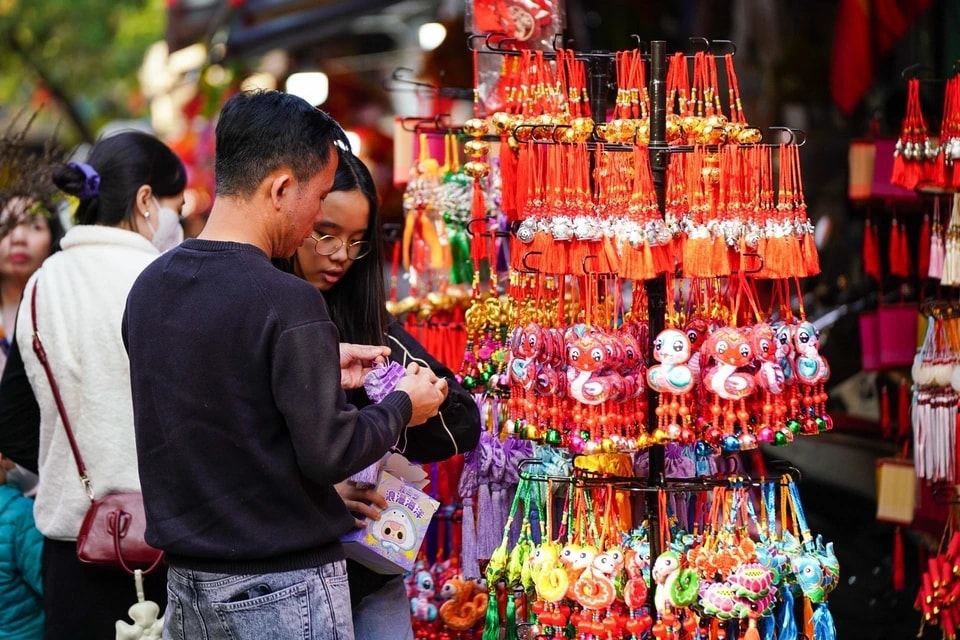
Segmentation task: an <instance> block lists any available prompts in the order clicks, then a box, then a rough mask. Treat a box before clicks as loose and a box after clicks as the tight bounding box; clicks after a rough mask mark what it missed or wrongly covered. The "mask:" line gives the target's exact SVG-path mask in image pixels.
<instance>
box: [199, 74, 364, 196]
mask: <svg viewBox="0 0 960 640" xmlns="http://www.w3.org/2000/svg"><path fill="white" fill-rule="evenodd" d="M338 141H339V142H340V143H341V144H349V143H347V142H346V136H345V134H344V132H343V129H341V128H340V125H339V124H337V122H336V121H335V120H334V119H333V118H331V117H330V116H329V115H328V114H326V113H324V112H323V111H321V110H320V109H317V108H316V107H313V106H311V105H310V104H309V103H308V102H307V101H305V100H303V99H302V98H298V97H297V96H294V95H290V94H288V93H283V92H280V91H245V92H242V93H238V94H236V95H235V96H233V97H231V98H230V99H229V100H228V101H227V103H226V104H225V105H224V107H223V109H222V110H221V111H220V118H219V121H218V122H217V147H216V180H217V194H218V195H227V196H249V195H251V194H252V193H253V192H254V191H255V190H256V188H257V186H258V185H259V184H260V183H261V182H263V180H264V178H266V177H267V176H268V175H270V173H271V172H273V171H276V170H277V169H279V168H280V167H289V168H290V170H291V171H292V172H293V175H294V177H296V179H297V180H302V181H309V180H310V179H311V178H313V176H315V175H316V174H317V173H319V172H320V171H321V170H323V168H324V167H325V166H326V165H327V163H328V162H329V161H330V158H331V157H333V155H332V154H333V151H334V150H333V144H334V143H335V142H338Z"/></svg>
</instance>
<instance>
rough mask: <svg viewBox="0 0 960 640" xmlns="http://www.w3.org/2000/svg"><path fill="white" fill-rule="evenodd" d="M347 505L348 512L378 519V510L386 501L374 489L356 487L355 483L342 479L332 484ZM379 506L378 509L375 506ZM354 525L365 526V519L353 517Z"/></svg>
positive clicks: (385, 505) (383, 506) (384, 507)
mask: <svg viewBox="0 0 960 640" xmlns="http://www.w3.org/2000/svg"><path fill="white" fill-rule="evenodd" d="M333 488H334V489H336V490H337V493H338V494H339V495H340V499H341V500H343V504H345V505H346V506H347V511H349V512H350V513H355V514H360V515H362V516H365V517H367V518H369V519H371V520H379V519H380V510H381V509H386V508H387V501H386V499H385V498H384V497H383V495H382V494H380V493H379V492H378V491H377V490H376V489H358V488H357V485H355V484H354V483H352V482H350V481H349V480H344V481H343V482H339V483H337V484H335V485H333ZM377 507H379V509H378V508H377ZM353 522H354V525H353V526H355V527H356V528H358V529H362V528H364V527H365V526H367V523H366V521H364V520H360V519H359V518H356V517H354V521H353Z"/></svg>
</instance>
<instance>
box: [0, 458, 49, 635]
mask: <svg viewBox="0 0 960 640" xmlns="http://www.w3.org/2000/svg"><path fill="white" fill-rule="evenodd" d="M42 552H43V535H42V534H41V533H40V532H39V531H38V530H37V527H36V526H35V525H34V522H33V500H32V499H30V498H26V497H24V496H23V488H22V487H21V486H20V485H19V484H18V474H17V470H16V465H15V464H14V462H13V460H11V459H10V458H7V457H5V456H3V455H2V454H0V638H2V639H3V640H41V638H43V597H42V595H41V594H42V593H43V586H42V580H41V579H40V563H41V554H42Z"/></svg>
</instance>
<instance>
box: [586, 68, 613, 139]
mask: <svg viewBox="0 0 960 640" xmlns="http://www.w3.org/2000/svg"><path fill="white" fill-rule="evenodd" d="M592 53H593V54H595V55H593V57H592V58H590V65H589V68H588V70H587V73H588V76H589V79H588V80H587V83H588V84H589V85H590V113H591V115H592V116H593V121H594V122H598V123H602V122H606V121H607V90H608V88H609V86H608V85H609V83H610V74H609V66H610V60H609V59H608V52H607V51H593V52H592Z"/></svg>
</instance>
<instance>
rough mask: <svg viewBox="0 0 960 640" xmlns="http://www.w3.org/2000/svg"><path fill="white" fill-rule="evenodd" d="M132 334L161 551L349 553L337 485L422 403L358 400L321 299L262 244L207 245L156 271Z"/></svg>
mask: <svg viewBox="0 0 960 640" xmlns="http://www.w3.org/2000/svg"><path fill="white" fill-rule="evenodd" d="M358 293H360V294H361V295H362V292H358ZM122 326H123V338H124V344H125V345H126V347H127V351H128V353H129V356H130V378H131V385H132V390H133V408H134V422H135V427H136V435H137V455H138V464H139V468H140V482H141V488H142V491H143V498H144V506H145V509H146V515H147V532H146V539H147V542H149V543H150V544H151V545H153V546H155V547H157V548H159V549H163V550H164V551H166V552H167V559H168V561H169V562H170V563H171V564H172V565H175V566H183V567H192V568H196V569H202V570H208V571H215V572H223V573H260V572H269V571H283V570H293V569H300V568H306V567H308V566H314V565H317V564H322V563H325V562H329V561H332V560H337V559H340V558H342V557H343V551H342V549H341V547H340V544H339V538H340V536H342V535H343V534H344V533H346V532H347V531H349V530H350V529H351V527H352V526H353V517H352V516H351V515H350V514H349V513H348V512H347V509H346V507H345V506H344V504H343V501H342V500H341V499H340V497H339V496H338V495H337V493H336V491H335V490H334V488H333V484H335V483H336V482H339V481H340V480H343V479H345V478H347V477H348V476H349V475H350V474H352V473H354V472H356V471H359V470H360V469H362V468H364V467H366V466H367V465H369V464H371V463H372V462H374V461H375V460H377V459H378V458H379V457H380V456H382V455H383V454H384V453H385V452H386V451H387V450H388V448H389V447H390V446H391V445H392V444H393V443H394V442H396V441H397V438H398V436H399V434H400V432H401V430H402V428H403V426H404V425H405V424H406V423H407V422H408V421H409V419H410V415H411V411H412V407H411V403H410V398H409V397H408V396H407V394H406V393H404V392H402V391H400V392H394V393H392V394H390V395H389V396H387V397H386V398H385V399H384V400H383V401H382V402H380V403H379V404H376V405H370V406H368V407H364V408H363V409H362V410H358V409H357V408H356V407H354V406H352V405H348V404H346V400H345V394H344V392H343V390H342V389H341V386H340V367H339V347H338V345H339V335H338V333H337V329H336V327H335V326H334V324H333V323H332V322H331V320H330V317H329V315H328V313H327V309H326V305H325V304H324V302H323V298H322V296H321V295H320V293H319V292H318V291H317V290H316V289H315V288H314V287H313V286H312V285H310V284H309V283H307V282H305V281H303V280H301V279H300V278H297V277H296V276H292V275H289V274H285V273H282V272H281V271H279V270H278V269H276V268H275V267H274V266H273V265H272V264H271V262H270V260H269V259H268V257H267V255H266V254H264V253H263V252H262V251H260V250H259V249H258V248H256V247H254V246H252V245H247V244H239V243H234V242H220V241H210V240H197V239H192V240H187V241H186V242H184V243H183V244H182V245H181V246H180V247H178V248H176V249H174V250H172V251H169V252H167V253H165V254H163V255H162V256H160V257H159V258H158V259H157V260H156V261H155V262H153V263H152V264H151V265H150V266H148V267H147V269H146V270H144V272H143V273H142V274H141V276H140V277H139V278H138V279H137V281H136V282H135V284H134V286H133V289H132V290H131V291H130V295H129V297H128V299H127V307H126V311H125V313H124V318H123V325H122Z"/></svg>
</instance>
